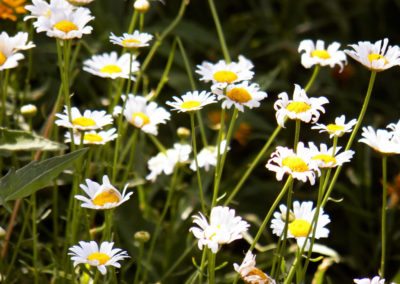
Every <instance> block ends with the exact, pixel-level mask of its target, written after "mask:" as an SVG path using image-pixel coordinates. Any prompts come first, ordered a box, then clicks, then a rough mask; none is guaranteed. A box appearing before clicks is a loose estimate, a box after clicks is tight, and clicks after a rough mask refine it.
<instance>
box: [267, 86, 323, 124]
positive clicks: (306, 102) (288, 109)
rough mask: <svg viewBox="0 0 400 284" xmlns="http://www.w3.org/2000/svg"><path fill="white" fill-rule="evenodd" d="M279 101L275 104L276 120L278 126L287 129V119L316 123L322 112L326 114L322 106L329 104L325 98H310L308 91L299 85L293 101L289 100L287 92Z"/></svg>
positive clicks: (280, 96)
mask: <svg viewBox="0 0 400 284" xmlns="http://www.w3.org/2000/svg"><path fill="white" fill-rule="evenodd" d="M278 98H279V99H278V100H277V101H276V102H275V104H274V109H275V110H276V120H277V122H278V124H279V125H280V126H282V127H285V119H286V118H287V117H288V118H290V119H299V120H301V121H303V122H306V123H309V122H311V123H316V122H317V121H318V119H319V116H320V112H322V113H325V109H324V108H323V106H322V105H324V104H327V103H328V99H327V98H325V97H319V98H309V97H307V94H306V91H305V90H304V89H302V88H301V87H300V86H299V85H296V84H295V85H294V93H293V99H292V100H289V97H288V94H287V93H286V92H283V93H280V94H279V95H278Z"/></svg>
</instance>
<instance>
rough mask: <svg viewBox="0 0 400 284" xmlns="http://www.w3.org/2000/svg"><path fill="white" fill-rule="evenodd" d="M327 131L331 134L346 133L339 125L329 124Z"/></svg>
mask: <svg viewBox="0 0 400 284" xmlns="http://www.w3.org/2000/svg"><path fill="white" fill-rule="evenodd" d="M326 130H328V132H329V133H331V134H334V133H335V132H339V131H344V126H343V125H337V124H328V125H327V126H326Z"/></svg>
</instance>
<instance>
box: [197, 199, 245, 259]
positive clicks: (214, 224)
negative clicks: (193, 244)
mask: <svg viewBox="0 0 400 284" xmlns="http://www.w3.org/2000/svg"><path fill="white" fill-rule="evenodd" d="M193 219H194V220H193V223H195V224H196V225H197V226H198V227H191V228H190V229H189V231H190V232H192V233H193V235H194V236H195V237H196V238H197V239H198V247H199V249H201V250H202V249H203V247H204V246H206V247H208V248H209V249H210V250H211V251H212V252H213V253H217V251H218V249H219V248H220V246H221V245H223V244H229V243H231V242H233V241H234V240H238V239H241V238H243V236H242V233H243V232H245V231H247V229H248V227H249V226H250V225H249V224H248V223H247V222H246V221H243V220H242V218H241V217H239V216H235V210H234V209H230V208H229V207H223V206H217V207H213V208H212V209H211V214H210V223H208V221H207V219H206V218H205V217H204V215H203V214H201V213H199V214H198V215H195V216H193Z"/></svg>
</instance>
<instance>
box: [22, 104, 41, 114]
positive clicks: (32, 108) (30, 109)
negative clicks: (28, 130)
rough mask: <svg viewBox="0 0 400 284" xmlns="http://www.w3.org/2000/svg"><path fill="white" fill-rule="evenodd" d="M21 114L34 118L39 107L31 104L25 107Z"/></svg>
mask: <svg viewBox="0 0 400 284" xmlns="http://www.w3.org/2000/svg"><path fill="white" fill-rule="evenodd" d="M20 111H21V114H22V115H23V116H25V117H32V116H35V115H36V113H37V107H36V106H35V105H32V104H29V105H24V106H22V107H21V109H20Z"/></svg>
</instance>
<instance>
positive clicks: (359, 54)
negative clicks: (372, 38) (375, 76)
mask: <svg viewBox="0 0 400 284" xmlns="http://www.w3.org/2000/svg"><path fill="white" fill-rule="evenodd" d="M388 42H389V40H388V39H387V38H385V39H383V40H378V41H377V42H375V43H371V42H369V41H359V42H358V43H357V44H351V45H350V47H351V48H353V50H345V52H346V53H347V55H349V56H350V57H352V58H353V59H354V60H357V61H358V62H360V63H361V64H362V65H364V66H365V67H367V68H368V69H370V70H372V71H375V72H379V71H383V70H386V69H389V68H391V67H393V66H396V65H399V64H400V48H399V47H398V46H397V45H395V46H390V45H389V46H388Z"/></svg>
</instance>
